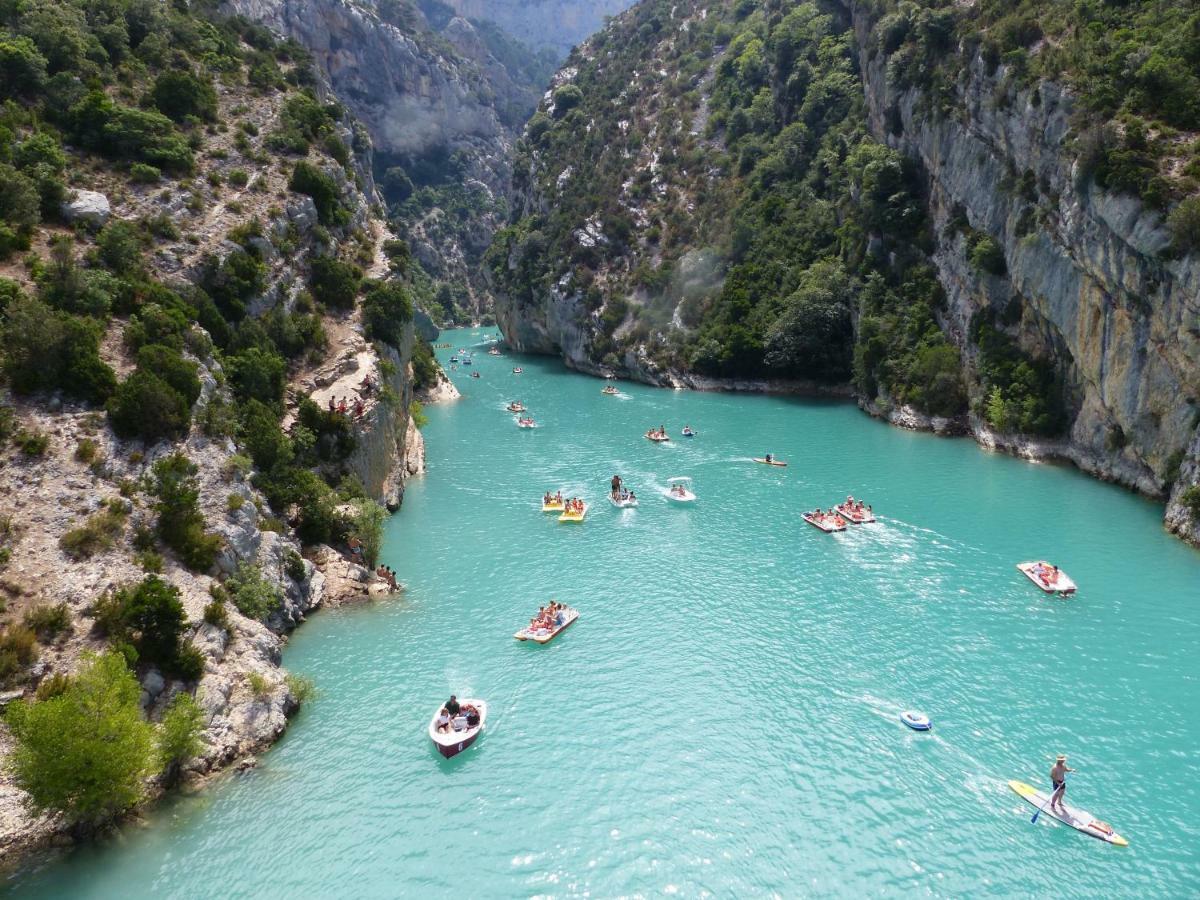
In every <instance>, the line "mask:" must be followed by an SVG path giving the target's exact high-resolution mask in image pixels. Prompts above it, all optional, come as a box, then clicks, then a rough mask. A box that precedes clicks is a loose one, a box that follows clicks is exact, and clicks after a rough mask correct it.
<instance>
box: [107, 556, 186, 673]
mask: <svg viewBox="0 0 1200 900" xmlns="http://www.w3.org/2000/svg"><path fill="white" fill-rule="evenodd" d="M93 612H94V615H95V619H96V624H97V626H98V627H99V628H100V629H101V630H102V631H103V632H104V633H105V634H106V635H107V636H108V638H109V640H110V641H111V642H112V643H113V644H118V645H119V644H129V645H131V646H132V647H133V648H134V649H135V650H136V651H137V660H138V662H139V663H146V664H150V665H155V666H161V667H163V668H164V669H167V670H168V671H174V668H175V663H176V659H177V657H178V655H179V651H180V637H181V635H182V634H183V631H184V628H185V627H186V626H187V615H186V614H185V613H184V611H183V603H181V602H180V600H179V589H178V588H177V587H175V585H173V584H171V583H170V582H168V581H164V580H163V579H161V578H159V577H158V576H157V575H148V576H146V578H144V579H143V580H142V581H141V582H139V583H138V584H136V585H134V586H127V587H123V588H120V589H119V590H116V591H113V592H112V593H110V594H107V595H105V596H104V597H101V598H100V599H99V600H97V601H96V604H95V606H94V608H93Z"/></svg>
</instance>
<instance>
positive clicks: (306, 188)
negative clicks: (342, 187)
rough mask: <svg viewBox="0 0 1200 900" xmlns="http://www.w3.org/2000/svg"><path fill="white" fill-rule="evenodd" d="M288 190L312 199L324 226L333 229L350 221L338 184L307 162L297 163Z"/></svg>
mask: <svg viewBox="0 0 1200 900" xmlns="http://www.w3.org/2000/svg"><path fill="white" fill-rule="evenodd" d="M288 188H289V189H290V190H293V191H295V192H296V193H298V194H307V195H308V196H309V197H311V198H312V201H313V204H314V205H315V206H316V207H317V218H318V219H319V220H320V222H321V224H322V225H325V226H327V227H332V226H339V225H345V224H347V223H348V222H349V221H350V213H349V211H348V210H347V209H346V208H345V207H344V206H343V205H342V203H341V200H340V197H341V194H340V191H339V190H338V185H337V182H336V181H334V180H333V177H332V176H330V175H327V174H326V173H325V172H323V171H321V169H319V168H317V167H316V166H314V165H313V164H312V163H310V162H308V161H307V160H301V161H300V162H298V163H296V168H295V169H293V170H292V177H291V180H290V181H289V182H288Z"/></svg>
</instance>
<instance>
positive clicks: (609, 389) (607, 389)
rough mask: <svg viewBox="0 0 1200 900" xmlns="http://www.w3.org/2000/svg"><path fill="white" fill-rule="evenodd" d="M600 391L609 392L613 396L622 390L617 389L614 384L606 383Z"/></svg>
mask: <svg viewBox="0 0 1200 900" xmlns="http://www.w3.org/2000/svg"><path fill="white" fill-rule="evenodd" d="M600 393H602V394H608V395H609V396H610V397H612V396H614V395H616V394H619V393H621V392H620V391H619V390H617V389H616V388H615V387H613V385H611V384H606V385H605V386H604V387H602V388H600Z"/></svg>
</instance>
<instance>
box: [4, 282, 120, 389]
mask: <svg viewBox="0 0 1200 900" xmlns="http://www.w3.org/2000/svg"><path fill="white" fill-rule="evenodd" d="M102 333H103V331H102V329H101V327H100V325H99V324H98V323H96V322H94V321H92V320H90V319H86V318H81V317H78V316H73V315H70V314H68V313H63V312H59V311H56V310H52V309H50V307H48V306H46V304H44V303H42V302H41V301H39V300H34V299H29V298H23V297H22V298H19V299H17V300H15V301H12V302H11V303H9V305H8V310H7V315H6V320H5V321H4V323H3V326H2V328H0V349H2V350H3V357H2V359H0V366H2V367H3V372H4V375H5V376H6V377H7V378H8V380H9V384H10V385H11V386H12V388H13V390H15V391H16V392H17V393H22V394H24V393H31V392H33V391H40V390H62V391H63V392H64V393H66V394H67V395H69V396H71V397H75V398H78V399H80V400H84V401H88V402H92V403H99V402H103V401H104V400H105V399H107V398H108V397H109V396H110V395H111V394H112V393H113V391H114V390H115V389H116V385H117V378H116V375H115V374H114V373H113V370H112V369H111V368H109V366H108V365H107V364H106V363H105V362H104V361H103V360H101V359H100V338H101V335H102Z"/></svg>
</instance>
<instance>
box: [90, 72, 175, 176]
mask: <svg viewBox="0 0 1200 900" xmlns="http://www.w3.org/2000/svg"><path fill="white" fill-rule="evenodd" d="M68 121H69V123H70V130H71V137H72V139H73V140H74V141H75V142H76V143H77V144H79V146H81V147H83V148H85V149H87V150H94V151H96V152H97V153H102V154H104V155H105V156H110V157H112V158H114V159H126V160H129V161H130V162H142V163H148V164H150V165H153V166H157V167H158V168H160V169H163V170H164V171H168V172H175V173H179V174H186V173H188V172H190V171H192V168H193V166H194V165H195V161H194V159H193V156H192V151H191V148H190V147H188V144H187V141H186V140H185V139H184V138H183V136H182V135H181V134H179V132H178V131H176V130H175V126H174V124H173V123H172V122H171V120H170V119H168V118H167V117H166V116H164V115H163V114H162V113H159V112H154V111H151V110H144V109H132V108H130V107H127V106H122V105H120V104H119V103H116V102H114V101H113V100H112V99H110V98H109V97H108V96H107V95H106V94H105V93H104V92H103V91H92V92H90V93H88V94H87V96H85V97H84V98H83V99H82V100H81V101H80V102H79V103H78V104H77V105H76V106H74V107H73V108H72V109H71V111H70V115H69V117H68Z"/></svg>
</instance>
